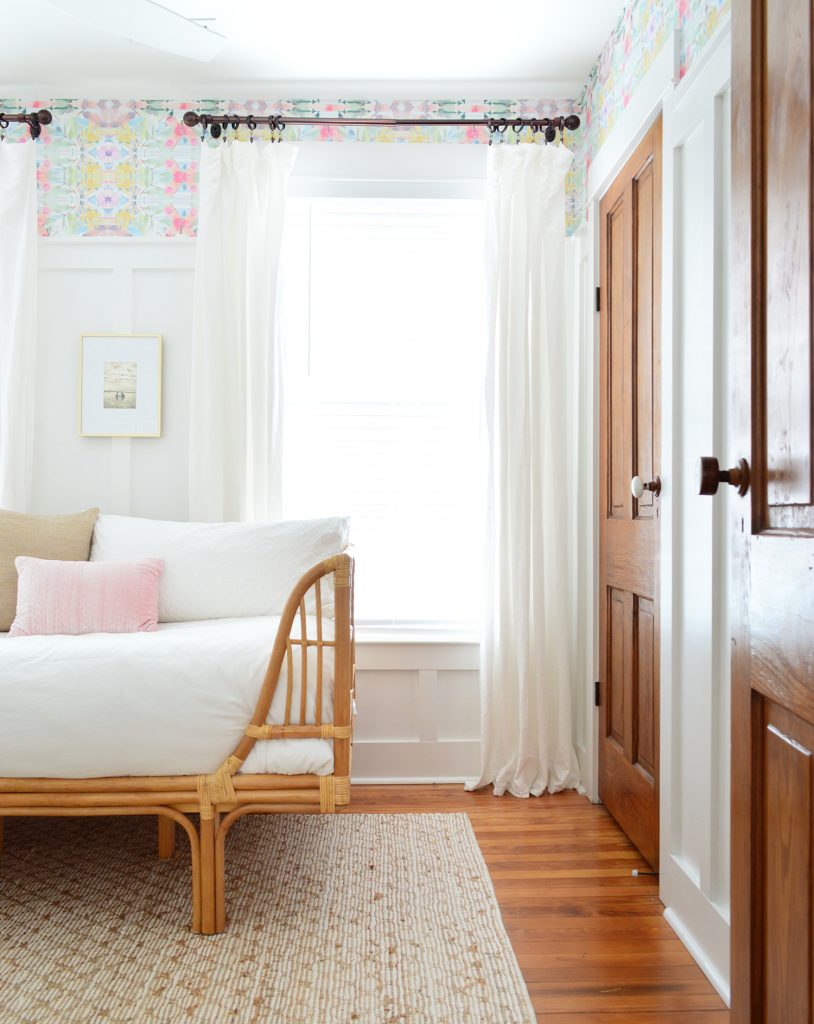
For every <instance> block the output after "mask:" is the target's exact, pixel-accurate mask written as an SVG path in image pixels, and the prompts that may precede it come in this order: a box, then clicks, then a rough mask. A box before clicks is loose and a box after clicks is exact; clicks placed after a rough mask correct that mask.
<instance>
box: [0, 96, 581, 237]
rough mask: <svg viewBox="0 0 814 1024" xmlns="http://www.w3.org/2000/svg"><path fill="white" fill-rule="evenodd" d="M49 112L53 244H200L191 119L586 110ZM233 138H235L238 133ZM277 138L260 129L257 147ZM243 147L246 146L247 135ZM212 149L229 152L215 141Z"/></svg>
mask: <svg viewBox="0 0 814 1024" xmlns="http://www.w3.org/2000/svg"><path fill="white" fill-rule="evenodd" d="M43 106H47V107H48V108H49V109H50V110H52V111H53V114H54V120H53V123H52V124H51V125H49V126H47V127H45V128H43V131H42V136H41V138H40V140H39V142H38V143H37V146H38V147H39V150H40V152H39V158H38V161H37V186H38V193H39V230H40V234H41V235H43V236H45V237H56V236H59V237H100V236H101V237H131V238H132V237H138V238H145V237H146V238H173V237H177V236H179V235H180V236H183V235H187V236H194V234H195V229H196V219H197V198H198V197H197V191H198V160H199V152H200V146H201V137H200V131H199V130H196V129H191V128H187V127H186V126H185V125H184V123H183V121H182V117H183V113H184V111H185V110H188V109H196V110H201V111H205V112H207V113H227V112H234V113H239V114H248V113H252V114H254V115H255V116H256V117H257V118H258V121H261V122H262V120H264V119H265V118H267V117H268V116H269V115H270V114H283V115H285V114H288V115H290V116H295V115H298V116H301V117H319V116H328V115H330V116H333V117H336V116H347V117H351V116H353V117H370V118H376V117H381V118H383V119H386V118H392V117H394V116H402V117H427V118H429V119H430V120H431V119H432V118H433V117H437V118H442V119H450V118H457V117H460V118H461V119H463V118H467V117H518V116H522V117H551V116H553V115H554V114H556V113H565V114H568V113H572V112H575V111H576V110H577V106H576V102H575V101H567V100H566V101H557V100H522V99H520V100H474V101H473V100H420V101H417V100H397V101H394V102H392V103H381V102H378V101H376V100H329V101H322V100H315V99H292V100H280V101H266V100H249V101H245V100H244V101H241V102H236V101H230V100H186V101H183V102H174V101H171V100H139V99H127V100H115V99H104V100H100V99H93V100H89V99H85V100H78V99H43V100H37V101H36V102H29V103H28V104H27V109H29V110H31V109H36V108H38V107H43ZM24 107H26V104H25V103H23V101H22V100H19V99H2V98H0V110H4V111H8V112H11V111H15V110H20V109H23V108H24ZM227 134H228V136H229V137H230V138H231V137H232V132H231V131H229V132H228V133H227ZM27 137H28V132H27V129H26V128H24V127H20V126H11V127H10V128H9V131H8V141H24V140H25V139H26V138H27ZM267 137H268V129H267V128H258V131H257V138H258V139H263V138H267ZM238 138H240V139H247V138H248V132H247V129H246V128H245V127H242V128H241V129H240V131H239V133H238ZM285 138H286V139H287V140H288V141H292V142H300V141H303V142H326V143H348V142H369V143H393V144H420V143H424V142H447V143H457V144H464V145H466V144H475V145H485V144H486V143H488V141H489V133H488V131H487V130H486V128H481V127H472V126H467V125H461V127H460V128H458V127H437V128H435V127H433V126H432V124H431V123H430V124H428V125H422V126H418V127H412V128H390V127H382V128H376V127H373V128H370V127H353V126H348V127H344V126H334V125H319V124H316V125H292V126H290V127H289V128H287V129H286V131H285ZM205 144H206V145H222V144H223V143H222V142H214V141H213V140H212V139H211V138H210V137H209V136H207V139H206V142H205ZM577 185H578V178H577V176H575V175H572V177H571V179H570V180H569V182H568V184H567V189H568V197H569V203H568V220H569V222H570V223H573V222H574V220H575V217H576V198H577V194H578V193H577Z"/></svg>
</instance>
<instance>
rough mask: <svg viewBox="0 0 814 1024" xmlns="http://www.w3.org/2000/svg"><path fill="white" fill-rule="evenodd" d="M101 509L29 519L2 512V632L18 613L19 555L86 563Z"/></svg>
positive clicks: (0, 525) (0, 539) (0, 628)
mask: <svg viewBox="0 0 814 1024" xmlns="http://www.w3.org/2000/svg"><path fill="white" fill-rule="evenodd" d="M98 515H99V509H98V508H89V509H87V511H85V512H76V513H75V514H74V515H69V516H28V515H22V514H21V513H19V512H5V511H3V510H2V509H0V633H5V632H7V631H8V630H9V629H10V628H11V624H12V622H13V621H14V615H15V613H16V611H17V570H16V568H15V567H14V559H15V558H17V556H18V555H30V556H31V557H32V558H52V559H57V560H58V561H60V562H86V561H87V560H88V556H89V555H90V542H91V540H92V538H93V524H94V523H95V522H96V517H97V516H98Z"/></svg>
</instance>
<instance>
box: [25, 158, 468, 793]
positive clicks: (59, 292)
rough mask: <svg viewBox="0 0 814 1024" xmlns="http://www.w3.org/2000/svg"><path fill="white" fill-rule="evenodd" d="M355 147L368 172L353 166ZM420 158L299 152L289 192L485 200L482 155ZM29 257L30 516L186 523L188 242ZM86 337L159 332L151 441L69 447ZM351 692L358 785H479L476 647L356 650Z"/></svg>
mask: <svg viewBox="0 0 814 1024" xmlns="http://www.w3.org/2000/svg"><path fill="white" fill-rule="evenodd" d="M362 148H364V151H365V154H366V166H365V168H362V167H361V166H360V164H359V159H360V153H359V152H358V151H359V150H361V149H362ZM419 148H420V149H422V150H427V149H433V150H435V151H436V152H435V157H436V159H434V160H432V161H431V163H430V166H432V167H433V170H434V173H435V175H436V178H435V179H434V181H427V180H424V181H420V182H416V178H417V171H418V167H417V166H414V164H415V157H414V156H413V154H412V152H411V151H410V148H409V147H382V146H380V147H373V146H371V147H352V146H345V147H340V146H337V147H331V146H324V145H322V146H321V147H320V151H321V152H323V153H325V152H327V151H333V157H332V165H331V167H330V168H328V169H327V173H326V168H325V166H324V163H323V164H322V165H320V163H319V161H318V159H317V156H318V154H315V152H314V150H313V149H309V148H308V147H307V146H304V147H302V150H303V152H301V154H300V156H301V160H300V176H299V179H298V180H297V181H296V182H295V189H294V191H296V192H297V193H298V194H313V192H314V191H319V190H322V191H323V194H324V193H326V192H327V193H332V194H335V193H336V191H343V192H347V190H348V189H352V188H353V187H354V181H355V179H356V178H357V176H360V177H361V176H362V172H363V170H364V171H365V172H366V173H367V174H371V173H372V174H373V175H374V176H375V177H377V178H378V179H379V187H380V189H381V190H382V191H383V194H387V192H388V190H389V192H390V193H392V192H393V190H394V189H399V188H403V183H402V182H400V180H399V176H400V175H404V178H405V180H409V181H410V182H411V183H412V184H411V187H412V188H414V189H415V190H416V191H418V192H419V193H421V192H422V191H423V192H424V193H425V194H426V193H427V192H429V191H430V190H431V188H433V187H434V188H435V189H436V194H437V189H438V186H437V182H438V180H440V181H441V182H442V184H443V187H444V188H452V187H453V185H454V186H455V187H456V193H457V194H460V188H459V187H458V186H457V183H458V182H459V181H461V180H463V182H464V184H465V190H468V194H472V195H474V194H477V191H478V189H482V182H483V172H484V167H485V163H484V161H485V156H484V154H483V152H482V149H483V147H470V146H458V147H455V146H447V147H426V146H422V147H412V150H416V149H419ZM474 149H477V150H479V153H478V154H477V156H475V155H473V153H472V151H473V150H474ZM397 150H401V151H402V152H401V153H397V152H396V151H397ZM380 153H386V154H388V155H386V156H380V155H379V154H380ZM424 159H425V161H426V156H425V158H424ZM388 161H389V163H388ZM424 166H425V167H426V166H427V164H426V162H425V164H424ZM39 253H40V282H39V285H40V297H41V301H40V306H39V327H38V332H39V338H38V373H37V379H38V390H37V422H36V438H35V453H34V493H33V503H32V510H33V511H35V512H43V513H55V512H64V511H73V510H77V509H80V508H87V507H88V506H92V505H98V506H100V507H101V508H102V510H103V511H106V512H116V513H120V514H125V515H137V516H148V517H154V518H166V519H186V518H187V445H188V436H189V435H188V425H187V421H188V408H189V387H188V376H187V367H188V366H189V346H190V328H191V309H192V278H193V267H194V260H195V243H194V241H193V240H177V239H164V240H162V241H140V240H138V239H110V240H104V239H96V238H82V239H76V240H68V241H62V240H49V239H43V240H41V242H40V248H39ZM95 332H123V333H129V332H158V333H161V334H163V336H164V389H163V436H162V437H161V438H133V439H128V438H86V437H80V436H79V434H78V422H77V413H78V374H79V337H80V335H81V334H83V333H95ZM357 692H358V699H357V706H358V711H359V717H358V718H357V723H356V737H355V740H356V741H355V743H354V755H353V758H354V760H353V775H354V778H355V779H356V780H357V781H359V780H368V781H371V780H376V781H406V780H422V781H440V780H463V779H464V778H467V777H472V776H475V775H477V774H478V769H479V738H478V737H479V718H480V711H479V705H480V697H479V689H478V647H477V644H475V643H471V642H469V643H449V642H419V641H415V640H412V641H410V642H398V643H396V642H387V641H382V640H376V641H375V642H373V641H372V642H369V643H368V642H364V640H362V641H360V643H359V645H358V669H357Z"/></svg>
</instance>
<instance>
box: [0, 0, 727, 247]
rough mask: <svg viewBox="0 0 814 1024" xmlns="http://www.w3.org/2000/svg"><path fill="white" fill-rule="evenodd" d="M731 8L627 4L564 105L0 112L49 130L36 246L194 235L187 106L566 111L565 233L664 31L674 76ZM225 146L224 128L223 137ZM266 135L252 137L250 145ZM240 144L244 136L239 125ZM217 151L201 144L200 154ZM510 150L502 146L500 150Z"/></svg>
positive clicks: (665, 1) (55, 102)
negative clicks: (675, 48)
mask: <svg viewBox="0 0 814 1024" xmlns="http://www.w3.org/2000/svg"><path fill="white" fill-rule="evenodd" d="M730 2H731V0H633V2H632V3H630V4H629V5H628V7H627V8H626V9H625V11H624V13H623V14H622V17H621V18H620V20H619V23H618V25H617V27H616V29H615V30H614V32H613V33H612V34H611V36H610V38H609V39H608V41H607V43H606V44H605V46H604V48H603V50H602V52H601V53H600V55H599V58H598V60H597V62H596V64H595V65H594V67H593V69H592V70H591V73H590V75H589V76H588V81H587V83H586V85H585V87H584V89H583V91H582V95H581V96H580V97H579V98H577V99H574V100H560V101H552V100H498V99H495V100H462V99H450V100H423V101H422V100H418V101H416V100H412V101H411V100H400V101H395V102H387V103H382V102H378V101H376V100H335V101H329V100H316V99H295V100H286V101H265V100H252V101H241V102H239V103H238V102H232V101H229V100H186V101H183V102H181V101H178V102H174V101H170V100H142V99H119V100H100V99H78V98H77V99H58V98H57V99H54V98H50V99H40V100H37V101H31V100H28V101H26V102H23V101H22V100H20V99H3V98H0V110H2V111H7V112H12V111H16V110H20V109H23V108H24V107H25V108H27V109H29V110H31V109H35V108H37V107H42V106H47V107H49V108H50V109H51V110H52V111H53V113H54V122H53V123H52V124H51V125H49V126H48V127H46V128H43V131H42V136H41V138H40V140H39V142H38V143H37V144H36V145H37V146H38V148H39V159H38V163H37V177H38V194H39V229H40V234H41V235H43V236H46V237H82V236H87V237H99V236H103V237H140V238H173V237H177V236H185V235H186V236H194V234H195V227H196V216H197V187H198V186H197V182H198V158H199V152H200V146H201V140H200V134H199V132H198V131H197V130H194V129H190V128H187V127H185V125H184V124H183V122H182V120H181V118H182V117H183V113H184V111H185V110H187V109H196V110H201V111H205V112H208V113H215V112H217V113H227V112H235V113H253V114H254V115H255V116H256V117H257V119H258V121H261V122H262V121H263V120H264V119H266V118H267V117H268V116H269V115H270V114H282V115H285V114H288V115H289V116H295V115H300V116H318V115H320V114H322V115H323V116H327V115H331V116H341V115H343V114H344V115H346V116H357V117H374V118H375V117H377V116H378V117H382V118H387V117H393V116H403V117H408V116H409V117H427V118H432V117H433V116H435V117H438V118H445V119H448V118H455V117H460V118H465V117H517V116H524V117H532V116H534V117H547V116H548V117H550V116H552V115H554V114H556V113H564V114H565V113H570V112H572V111H576V112H578V113H579V114H580V115H581V117H582V121H583V123H582V127H581V128H580V129H579V131H578V132H576V133H574V135H573V136H570V135H568V134H567V135H566V143H567V144H568V145H569V146H570V147H571V148H572V149H573V150H574V153H575V160H574V167H573V170H572V172H571V174H570V176H569V178H568V181H567V184H566V188H567V191H568V203H567V214H566V220H567V228H568V231H569V233H570V232H571V231H573V230H574V229H575V228H576V227H578V226H579V223H580V222H581V219H582V216H583V210H584V206H585V202H584V188H585V179H586V174H587V170H588V167H589V166H590V163H591V160H592V159H593V156H594V154H595V153H596V152H597V150H598V149H599V147H600V146H601V145H602V143H603V141H604V139H605V137H606V136H607V134H608V132H609V131H610V130H611V128H612V127H613V125H614V124H615V122H616V119H617V117H618V116H619V114H620V113H621V111H622V110H624V108H625V107H626V106H627V104H628V102H629V101H630V97H631V96H632V95H633V92H634V91H635V89H636V87H637V86H638V84H639V83H640V82H641V80H642V78H643V77H644V75H645V74H646V72H647V70H648V69H649V67H650V65H651V64H652V62H653V60H654V58H655V57H656V55H657V54H658V52H659V51H660V50H661V47H662V46H663V45H664V43H665V41H666V40H667V38H668V36H669V34H670V32H671V30H672V29H673V28H674V27H677V28H678V29H679V30H680V31H681V40H682V46H681V73H682V75H684V74H686V72H687V70H688V69H689V67H690V65H691V64H692V61H693V60H694V59H695V58H696V57H697V55H698V54H699V53H700V52H701V50H702V49H703V47H704V45H705V44H706V42H707V41H708V40H709V39H710V38H711V36H712V35H713V34H714V32H715V30H716V29H717V28H718V26H719V25H720V24H721V22H722V21H723V20H724V18H725V17H726V15H727V14H728V11H729V7H730ZM228 134H229V136H230V137H231V135H232V133H231V131H230V132H229V133H228ZM267 134H268V129H267V128H266V129H263V128H261V129H258V138H263V137H264V136H267ZM27 136H28V132H27V129H25V128H21V127H19V126H15V125H12V126H10V127H9V129H8V139H7V142H6V143H5V144H8V142H12V141H23V140H24V139H25V138H27ZM239 137H241V138H244V137H247V132H246V129H245V128H242V129H241V131H240V136H239ZM285 137H286V139H287V140H289V141H308V142H311V141H321V142H338V143H348V142H366V143H395V144H420V143H423V142H449V143H457V144H465V145H466V144H469V145H485V144H486V143H487V142H488V132H487V131H486V129H485V128H471V127H465V126H463V125H462V126H461V127H460V128H457V127H456V128H441V127H438V128H434V127H432V125H428V126H421V127H417V128H401V129H392V128H353V127H350V126H348V127H332V126H328V125H324V126H321V125H307V126H297V127H293V126H292V127H290V128H288V129H287V130H286V134H285ZM219 144H220V143H215V142H212V141H211V140H208V141H207V142H206V145H219ZM505 144H511V143H505Z"/></svg>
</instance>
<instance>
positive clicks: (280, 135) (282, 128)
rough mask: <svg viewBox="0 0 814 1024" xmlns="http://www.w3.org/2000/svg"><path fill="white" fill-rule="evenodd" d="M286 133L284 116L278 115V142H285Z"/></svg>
mask: <svg viewBox="0 0 814 1024" xmlns="http://www.w3.org/2000/svg"><path fill="white" fill-rule="evenodd" d="M284 131H285V121H284V120H283V116H282V114H278V115H277V141H278V142H282V141H283V132H284Z"/></svg>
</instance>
